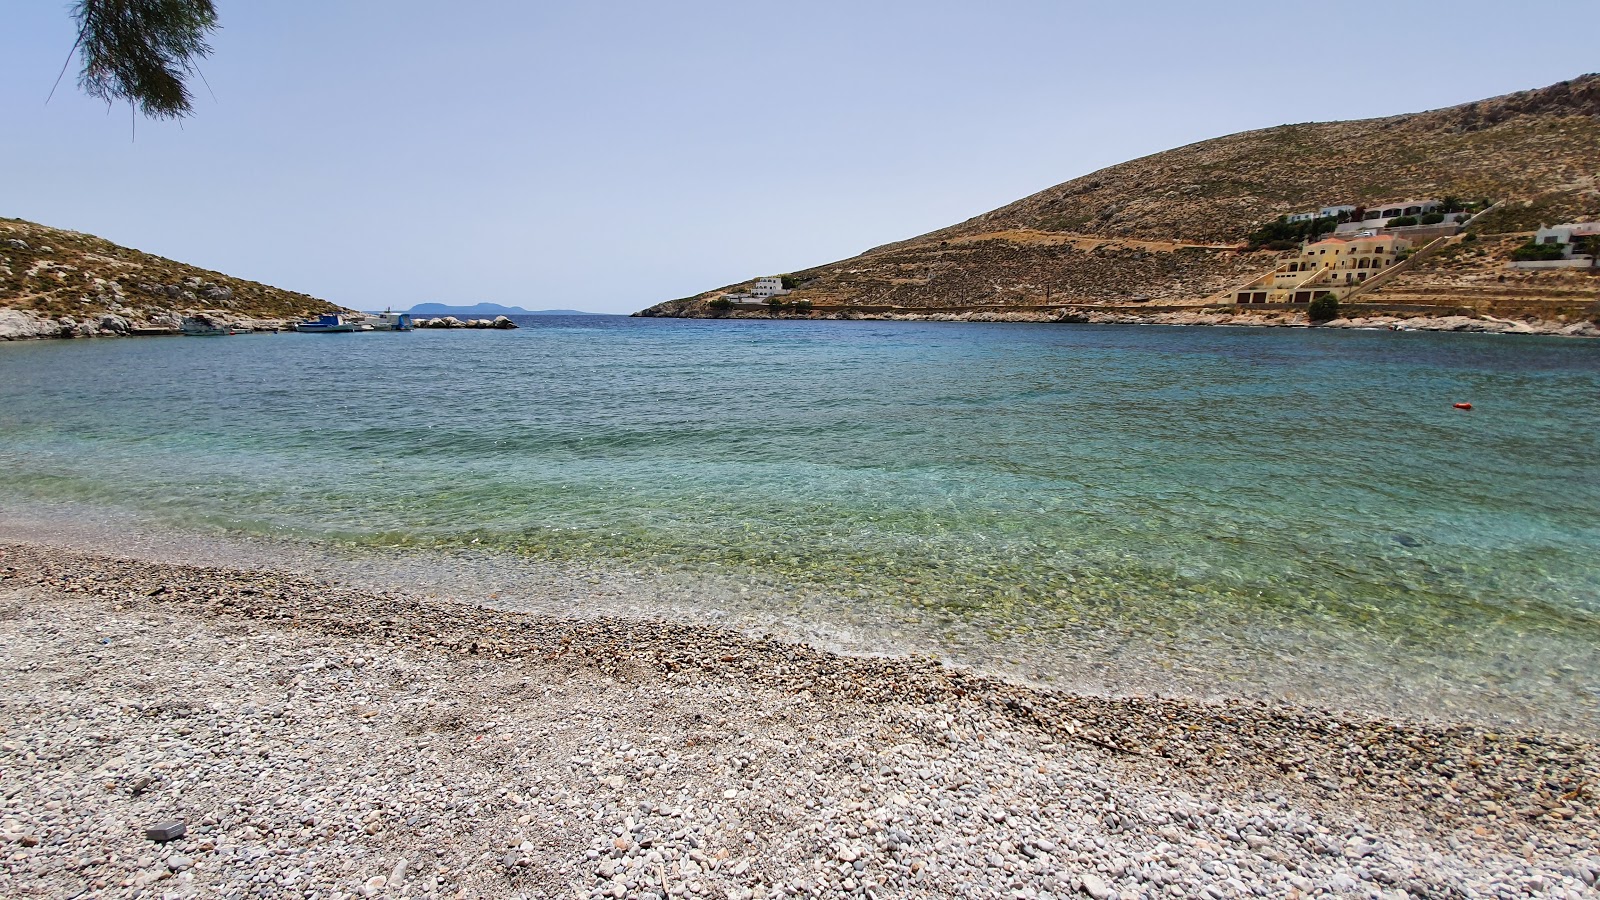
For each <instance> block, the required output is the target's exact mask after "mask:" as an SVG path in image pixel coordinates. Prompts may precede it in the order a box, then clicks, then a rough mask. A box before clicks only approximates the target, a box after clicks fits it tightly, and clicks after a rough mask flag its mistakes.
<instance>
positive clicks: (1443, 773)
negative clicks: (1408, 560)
mask: <svg viewBox="0 0 1600 900" xmlns="http://www.w3.org/2000/svg"><path fill="white" fill-rule="evenodd" d="M0 660H3V664H0V896H4V897H19V898H21V897H79V896H83V897H241V898H243V897H308V898H309V897H316V898H338V897H419V898H424V897H541V898H555V897H562V898H578V900H584V898H603V897H615V898H628V897H633V898H656V900H666V898H700V897H706V898H755V897H764V898H774V897H823V896H826V897H878V898H890V897H972V898H991V897H993V898H1050V897H1058V898H1065V897H1084V896H1087V897H1094V898H1098V900H1105V898H1116V900H1123V898H1134V897H1139V898H1158V897H1173V898H1178V897H1202V898H1205V897H1209V898H1234V897H1253V896H1261V897H1308V896H1330V897H1368V898H1383V900H1396V898H1403V897H1419V898H1420V897H1477V896H1484V897H1556V898H1578V897H1594V896H1600V893H1597V891H1596V890H1595V887H1594V885H1595V882H1596V878H1597V876H1600V849H1597V847H1600V832H1597V827H1600V818H1597V810H1596V805H1597V803H1600V796H1597V791H1600V787H1597V785H1600V753H1597V751H1596V748H1595V746H1594V745H1593V744H1592V743H1590V742H1588V741H1586V740H1583V739H1581V738H1578V737H1574V736H1570V735H1559V734H1554V733H1548V732H1534V731H1518V732H1510V731H1494V730H1490V729H1487V728H1484V727H1480V726H1474V725H1468V724H1461V725H1440V724H1432V723H1420V722H1419V723H1406V722H1397V721H1388V720H1381V719H1374V718H1362V717H1358V716H1353V715H1349V714H1343V713H1337V712H1333V711H1327V710H1319V709H1312V708H1306V707H1296V706H1290V705H1285V704H1271V703H1261V702H1242V701H1241V702H1232V703H1226V702H1213V703H1203V702H1198V701H1192V700H1182V699H1170V698H1168V699H1161V698H1138V697H1123V698H1107V697H1090V696H1079V695H1072V694H1066V693H1056V692H1049V691H1040V690H1036V689H1031V688H1026V687H1021V686H1017V685H1013V684H1009V683H1007V682H1004V681H1001V680H998V679H994V678H989V677H984V676H979V675H976V674H973V673H969V672H964V671H961V670H955V669H950V668H948V667H944V666H940V665H938V664H936V663H934V662H932V661H928V660H917V659H883V658H857V657H846V656H839V655H834V654H829V653H826V652H823V651H820V650H816V649H813V648H809V647H803V646H795V645H791V644H785V643H782V642H780V641H776V640H770V639H766V638H763V637H761V636H759V635H756V636H752V635H745V634H741V633H738V632H735V631H730V630H719V629H716V628H709V627H700V626H694V625H682V624H668V623H663V622H653V621H647V620H638V619H620V618H589V619H578V618H572V619H564V618H553V617H548V616H538V615H529V614H519V613H513V612H505V611H501V610H494V609H487V608H483V607H480V606H476V605H472V604H468V603H452V602H447V601H439V600H429V599H424V598H419V597H414V596H408V595H404V594H398V593H382V592H374V591H370V590H363V589H358V588H355V587H351V586H348V585H342V584H339V583H336V582H331V581H326V580H317V579H310V578H305V577H302V576H296V575H292V574H286V573H280V572H273V571H244V570H233V569H226V568H204V567H194V566H176V565H162V564H156V563H150V562H146V561H135V560H128V559H120V558H114V557H109V556H102V555H97V554H93V553H85V552H80V551H65V550H59V549H47V548H43V547H37V546H32V545H24V544H10V545H0ZM175 825H181V826H182V829H181V833H178V831H179V829H178V828H177V827H175Z"/></svg>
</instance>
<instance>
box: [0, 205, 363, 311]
mask: <svg viewBox="0 0 1600 900" xmlns="http://www.w3.org/2000/svg"><path fill="white" fill-rule="evenodd" d="M339 311H341V308H340V307H338V306H335V305H333V304H332V303H329V302H327V301H326V300H319V299H317V298H315V297H311V296H308V295H306V294H300V293H296V292H294V291H286V290H283V289H282V288H275V287H272V286H270V285H265V284H260V283H258V282H254V281H246V280H245V279H243V278H233V277H230V276H228V275H223V274H221V273H219V272H212V271H209V270H207V269H201V268H197V267H195V266H190V265H185V264H184V263H180V262H173V261H172V260H170V259H165V258H163V257H160V256H153V255H151V254H149V253H142V252H140V251H138V250H132V249H129V248H127V247H121V246H118V245H116V244H113V243H111V242H110V241H108V240H104V239H103V238H98V237H95V236H93V235H88V234H81V233H79V232H76V231H63V230H61V229H59V228H50V227H48V226H45V225H37V224H34V223H32V222H25V221H23V220H21V219H0V339H9V338H26V337H77V336H89V335H95V334H127V333H130V332H133V331H137V330H141V329H175V328H177V327H179V325H180V323H181V322H182V320H183V318H184V317H185V316H190V315H196V314H200V315H204V316H206V317H207V318H209V319H211V320H213V321H219V322H240V323H247V324H248V323H263V322H273V323H276V322H282V321H285V320H291V319H299V318H304V317H308V316H315V315H317V314H320V313H324V312H339Z"/></svg>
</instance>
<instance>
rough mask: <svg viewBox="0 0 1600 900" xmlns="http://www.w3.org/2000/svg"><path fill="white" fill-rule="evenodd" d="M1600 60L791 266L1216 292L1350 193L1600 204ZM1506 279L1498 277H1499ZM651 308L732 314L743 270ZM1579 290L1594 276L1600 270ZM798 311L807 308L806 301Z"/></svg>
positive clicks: (1161, 161) (877, 307) (1104, 292)
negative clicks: (1251, 236) (725, 297)
mask: <svg viewBox="0 0 1600 900" xmlns="http://www.w3.org/2000/svg"><path fill="white" fill-rule="evenodd" d="M1597 170H1600V75H1588V76H1584V77H1583V78H1578V79H1574V80H1572V81H1567V82H1562V83H1560V84H1556V85H1552V86H1550V87H1546V88H1541V89H1538V90H1531V91H1523V92H1520V93H1515V94H1508V95H1506V96H1503V97H1496V98H1493V99H1489V100H1482V101H1478V102H1475V103H1467V104H1463V105H1461V106H1455V107H1450V108H1447V109H1439V110H1433V111H1430V112H1423V113H1415V114H1409V115H1401V116H1390V117H1387V118H1381V119H1366V120H1361V121H1352V122H1328V123H1307V124H1299V125H1281V126H1278V127H1275V128H1266V129H1261V130H1258V131H1247V132H1242V133H1240V134H1234V135H1229V136H1227V137H1221V138H1216V139H1214V140H1209V141H1202V142H1200V143H1196V144H1190V145H1188V146H1185V147H1179V148H1177V149H1175V150H1169V151H1166V152H1164V153H1158V154H1155V155H1152V156H1147V157H1144V158H1141V159H1136V160H1132V161H1130V162H1126V163H1122V164H1120V165H1116V166H1111V167H1110V168H1107V169H1102V170H1100V171H1098V172H1094V173H1092V174H1089V175H1085V176H1083V177H1082V178H1076V179H1073V180H1072V181H1068V182H1065V183H1064V184H1059V185H1056V186H1054V187H1051V188H1048V189H1046V190H1043V191H1040V192H1038V193H1036V194H1033V195H1032V196H1029V197H1025V198H1023V199H1021V200H1018V201H1017V202H1015V203H1012V204H1010V205H1009V206H1004V207H1001V208H1000V209H996V210H994V211H992V212H988V213H984V214H983V215H980V216H977V217H975V218H972V219H969V220H967V221H965V222H962V223H960V224H958V225H954V226H951V227H949V228H945V229H941V230H939V231H935V232H931V233H929V234H925V235H922V236H920V237H916V238H912V239H910V240H906V241H901V242H898V243H894V244H888V245H885V246H882V247H877V248H874V249H872V250H869V251H867V252H865V253H863V254H861V255H860V256H856V257H852V258H850V259H846V260H842V261H840V262H836V263H829V264H827V265H822V266H817V267H815V268H811V269H806V270H803V271H799V272H795V273H792V278H793V280H794V281H795V282H796V283H797V285H798V290H796V291H795V292H794V293H793V294H791V295H790V297H789V299H791V300H799V301H802V302H801V303H800V304H799V306H798V307H790V309H791V310H795V309H798V310H799V311H800V312H802V313H807V310H806V302H807V301H808V302H809V304H810V307H811V308H810V310H809V313H808V314H812V315H822V314H839V313H845V314H851V313H868V314H870V313H874V312H881V311H884V310H901V311H917V310H928V311H934V310H937V311H961V310H968V311H973V310H996V309H1038V308H1041V307H1060V306H1062V305H1074V304H1081V305H1090V306H1103V305H1120V306H1129V305H1141V304H1148V305H1150V306H1152V307H1154V306H1161V305H1167V306H1172V305H1203V303H1204V301H1205V298H1207V297H1208V296H1210V295H1212V294H1214V293H1216V292H1218V291H1222V290H1225V289H1226V288H1228V287H1229V286H1230V285H1232V284H1234V283H1236V282H1237V281H1238V280H1240V279H1241V278H1244V277H1246V276H1248V275H1249V274H1251V273H1253V272H1258V271H1261V270H1264V269H1267V268H1270V267H1271V266H1272V265H1273V262H1274V260H1275V259H1276V258H1277V257H1276V254H1272V253H1267V252H1253V253H1252V252H1244V251H1243V250H1242V249H1240V245H1241V244H1242V242H1243V241H1244V239H1245V237H1246V235H1247V234H1248V233H1249V232H1251V231H1252V230H1253V229H1255V228H1257V227H1259V226H1261V225H1263V224H1265V223H1267V222H1270V221H1272V220H1273V219H1275V218H1277V217H1278V216H1280V215H1283V214H1285V213H1290V212H1296V211H1301V210H1307V209H1315V208H1317V207H1319V206H1322V205H1331V204H1337V203H1350V204H1358V205H1359V204H1376V203H1380V202H1383V201H1388V200H1400V199H1407V198H1413V197H1436V198H1438V197H1445V196H1457V197H1462V198H1474V199H1476V198H1491V199H1495V200H1503V201H1506V202H1505V203H1503V204H1502V206H1501V207H1500V208H1498V209H1496V210H1495V211H1494V212H1493V213H1492V214H1490V215H1489V216H1486V217H1485V218H1484V220H1483V221H1482V222H1481V223H1480V224H1479V225H1477V226H1475V230H1476V231H1478V232H1479V233H1481V234H1484V235H1491V236H1492V235H1501V234H1516V233H1520V232H1523V231H1531V230H1533V229H1534V228H1537V227H1538V226H1539V224H1540V223H1541V222H1550V223H1553V222H1556V221H1563V220H1572V219H1585V218H1588V219H1592V218H1600V184H1597ZM1497 283H1498V282H1497ZM735 287H738V286H737V285H732V286H729V287H728V288H719V289H717V290H714V291H707V292H706V293H704V294H700V295H697V296H695V297H691V298H685V299H683V300H675V301H669V302H667V303H662V304H658V305H657V306H654V307H651V308H650V309H649V310H646V311H645V312H644V313H643V314H644V315H691V316H694V315H712V314H722V311H720V310H717V309H716V308H715V307H714V306H712V305H711V304H710V302H709V301H711V300H712V299H713V298H715V297H717V296H718V295H720V294H721V293H723V292H724V291H726V290H728V289H729V288H735ZM1575 289H1577V290H1580V292H1582V291H1585V290H1586V291H1588V292H1590V293H1593V292H1594V291H1595V287H1594V286H1593V282H1592V281H1589V282H1580V287H1579V288H1575ZM791 314H792V313H791Z"/></svg>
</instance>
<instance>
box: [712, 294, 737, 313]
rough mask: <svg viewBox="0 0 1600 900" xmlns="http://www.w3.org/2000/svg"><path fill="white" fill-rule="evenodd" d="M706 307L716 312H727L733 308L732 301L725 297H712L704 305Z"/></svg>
mask: <svg viewBox="0 0 1600 900" xmlns="http://www.w3.org/2000/svg"><path fill="white" fill-rule="evenodd" d="M706 306H709V307H711V309H712V310H714V311H716V312H727V311H728V310H730V309H732V308H733V301H732V300H729V299H728V298H727V297H713V298H712V299H711V300H709V301H708V302H707V303H706Z"/></svg>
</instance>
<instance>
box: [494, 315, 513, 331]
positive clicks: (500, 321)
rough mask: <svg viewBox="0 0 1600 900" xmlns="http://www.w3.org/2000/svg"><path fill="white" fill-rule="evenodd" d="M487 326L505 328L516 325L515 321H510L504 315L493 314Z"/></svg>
mask: <svg viewBox="0 0 1600 900" xmlns="http://www.w3.org/2000/svg"><path fill="white" fill-rule="evenodd" d="M489 327H490V328H499V329H501V330H505V329H508V328H515V327H517V323H515V322H513V321H511V320H510V319H509V318H507V317H506V316H495V317H494V321H493V322H490V323H489Z"/></svg>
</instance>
